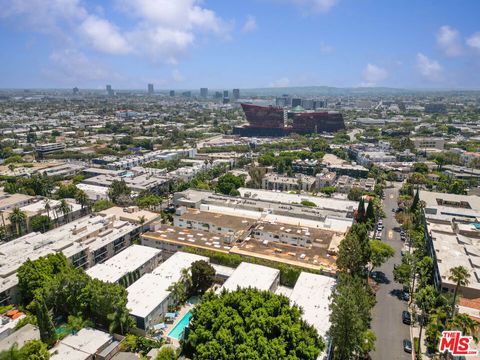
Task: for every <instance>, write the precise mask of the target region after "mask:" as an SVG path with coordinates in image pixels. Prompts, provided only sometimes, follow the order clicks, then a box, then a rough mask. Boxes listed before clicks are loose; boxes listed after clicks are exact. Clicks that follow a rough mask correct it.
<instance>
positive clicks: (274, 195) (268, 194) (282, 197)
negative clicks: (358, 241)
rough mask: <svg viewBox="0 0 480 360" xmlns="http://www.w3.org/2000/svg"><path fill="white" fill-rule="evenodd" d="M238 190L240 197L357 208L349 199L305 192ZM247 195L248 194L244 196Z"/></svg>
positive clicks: (341, 209)
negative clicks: (306, 193) (304, 201)
mask: <svg viewBox="0 0 480 360" xmlns="http://www.w3.org/2000/svg"><path fill="white" fill-rule="evenodd" d="M238 191H239V192H240V195H241V196H242V197H247V198H250V199H254V200H255V199H257V200H266V201H273V202H276V203H284V204H292V203H297V204H300V203H301V202H302V200H308V201H311V202H313V203H315V205H317V207H318V208H319V209H330V210H339V211H347V212H349V211H352V210H355V209H357V206H358V203H357V202H355V201H350V200H343V199H333V198H327V197H320V196H311V195H305V194H290V193H287V192H278V191H271V190H262V189H250V188H239V189H238ZM246 195H248V196H246Z"/></svg>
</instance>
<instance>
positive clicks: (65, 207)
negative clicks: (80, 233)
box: [58, 199, 72, 222]
mask: <svg viewBox="0 0 480 360" xmlns="http://www.w3.org/2000/svg"><path fill="white" fill-rule="evenodd" d="M58 211H59V212H60V213H61V214H63V216H64V220H65V222H68V214H70V213H71V212H72V206H71V205H70V204H69V203H68V202H67V200H65V199H62V200H60V205H58Z"/></svg>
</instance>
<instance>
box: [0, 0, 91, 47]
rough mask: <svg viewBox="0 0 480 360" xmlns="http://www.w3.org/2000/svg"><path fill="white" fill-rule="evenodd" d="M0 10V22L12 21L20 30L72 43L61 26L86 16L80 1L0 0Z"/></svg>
mask: <svg viewBox="0 0 480 360" xmlns="http://www.w3.org/2000/svg"><path fill="white" fill-rule="evenodd" d="M0 9H1V10H0V20H1V19H5V20H12V23H13V24H14V25H15V26H18V27H21V28H22V30H25V29H26V28H28V29H29V30H33V31H36V32H40V33H47V34H51V35H54V36H55V37H56V38H57V39H60V40H62V41H63V42H72V41H71V38H70V36H69V34H68V32H66V31H64V30H63V26H65V25H67V26H68V25H71V24H74V23H76V22H78V21H81V20H82V19H83V18H85V16H86V15H87V11H86V10H85V8H84V7H83V6H82V5H81V1H80V0H48V1H46V0H0ZM60 23H62V24H63V26H61V25H60Z"/></svg>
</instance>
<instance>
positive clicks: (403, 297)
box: [402, 291, 410, 301]
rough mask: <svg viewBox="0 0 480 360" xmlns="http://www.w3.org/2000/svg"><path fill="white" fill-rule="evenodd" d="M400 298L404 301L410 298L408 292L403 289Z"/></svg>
mask: <svg viewBox="0 0 480 360" xmlns="http://www.w3.org/2000/svg"><path fill="white" fill-rule="evenodd" d="M402 299H403V300H405V301H409V300H410V294H409V293H408V292H407V291H404V292H403V293H402Z"/></svg>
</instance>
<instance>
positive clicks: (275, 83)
mask: <svg viewBox="0 0 480 360" xmlns="http://www.w3.org/2000/svg"><path fill="white" fill-rule="evenodd" d="M289 85H290V80H289V79H288V78H287V77H283V78H280V79H278V80H275V81H272V82H271V83H270V84H269V85H268V86H269V87H287V86H289Z"/></svg>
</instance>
